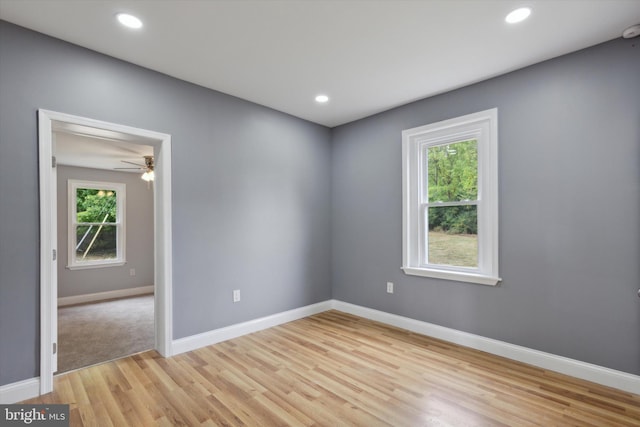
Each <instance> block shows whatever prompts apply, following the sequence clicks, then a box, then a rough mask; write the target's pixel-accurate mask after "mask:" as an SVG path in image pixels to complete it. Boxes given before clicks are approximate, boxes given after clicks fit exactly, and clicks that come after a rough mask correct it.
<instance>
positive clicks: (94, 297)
mask: <svg viewBox="0 0 640 427" xmlns="http://www.w3.org/2000/svg"><path fill="white" fill-rule="evenodd" d="M152 293H153V285H150V286H140V287H138V288H128V289H118V290H116V291H106V292H96V293H94V294H85V295H74V296H72V297H62V298H58V307H63V306H65V305H73V304H83V303H86V302H94V301H103V300H107V299H114V298H124V297H131V296H134V295H144V294H152Z"/></svg>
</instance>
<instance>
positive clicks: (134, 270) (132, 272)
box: [129, 268, 136, 277]
mask: <svg viewBox="0 0 640 427" xmlns="http://www.w3.org/2000/svg"><path fill="white" fill-rule="evenodd" d="M135 275H136V269H135V268H130V269H129V276H131V277H133V276H135Z"/></svg>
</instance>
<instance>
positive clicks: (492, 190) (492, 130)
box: [402, 108, 500, 285]
mask: <svg viewBox="0 0 640 427" xmlns="http://www.w3.org/2000/svg"><path fill="white" fill-rule="evenodd" d="M497 129H498V112H497V109H495V108H494V109H491V110H486V111H481V112H479V113H475V114H469V115H466V116H463V117H457V118H454V119H450V120H445V121H442V122H438V123H433V124H429V125H426V126H421V127H417V128H413V129H408V130H405V131H403V133H402V156H403V266H402V269H403V270H404V272H405V273H406V274H411V275H418V276H426V277H435V278H440V279H450V280H458V281H464V282H474V283H480V284H485V285H496V284H497V283H498V282H499V281H500V279H499V275H498V135H497Z"/></svg>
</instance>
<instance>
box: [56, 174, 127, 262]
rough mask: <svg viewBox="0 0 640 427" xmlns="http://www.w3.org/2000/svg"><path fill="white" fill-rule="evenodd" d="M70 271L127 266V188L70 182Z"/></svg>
mask: <svg viewBox="0 0 640 427" xmlns="http://www.w3.org/2000/svg"><path fill="white" fill-rule="evenodd" d="M68 190H69V238H68V242H69V243H68V246H69V265H68V267H69V268H70V269H79V268H94V267H107V266H114V265H123V264H124V263H125V246H124V241H125V227H124V226H125V224H124V205H125V184H120V183H112V182H93V181H78V180H69V181H68Z"/></svg>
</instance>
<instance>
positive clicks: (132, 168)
mask: <svg viewBox="0 0 640 427" xmlns="http://www.w3.org/2000/svg"><path fill="white" fill-rule="evenodd" d="M114 169H129V170H139V171H141V170H144V168H114Z"/></svg>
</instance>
